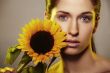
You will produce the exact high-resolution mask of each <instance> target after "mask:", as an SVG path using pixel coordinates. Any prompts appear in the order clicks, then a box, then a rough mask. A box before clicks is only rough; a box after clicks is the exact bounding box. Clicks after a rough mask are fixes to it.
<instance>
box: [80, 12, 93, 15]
mask: <svg viewBox="0 0 110 73" xmlns="http://www.w3.org/2000/svg"><path fill="white" fill-rule="evenodd" d="M85 14H92V12H91V11H86V12H82V13H81V14H80V15H85Z"/></svg>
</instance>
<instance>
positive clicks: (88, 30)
mask: <svg viewBox="0 0 110 73" xmlns="http://www.w3.org/2000/svg"><path fill="white" fill-rule="evenodd" d="M92 32H93V29H92V26H85V27H83V28H81V30H80V39H81V41H82V42H83V43H89V41H90V40H91V37H92Z"/></svg>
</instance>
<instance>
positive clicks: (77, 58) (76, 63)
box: [61, 46, 95, 73]
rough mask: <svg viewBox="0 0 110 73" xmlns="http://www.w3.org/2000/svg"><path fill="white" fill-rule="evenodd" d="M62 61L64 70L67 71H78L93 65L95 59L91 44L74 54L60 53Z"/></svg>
mask: <svg viewBox="0 0 110 73" xmlns="http://www.w3.org/2000/svg"><path fill="white" fill-rule="evenodd" d="M61 55H62V59H63V62H64V71H65V72H67V73H73V72H80V71H83V70H87V69H88V68H90V67H93V65H94V63H95V59H94V56H93V52H92V48H91V46H89V47H87V48H86V49H85V50H84V51H83V52H82V53H80V54H78V55H74V56H70V55H65V54H61Z"/></svg>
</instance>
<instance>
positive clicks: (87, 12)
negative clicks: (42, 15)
mask: <svg viewBox="0 0 110 73" xmlns="http://www.w3.org/2000/svg"><path fill="white" fill-rule="evenodd" d="M57 13H64V14H70V13H69V12H65V11H58V12H57ZM85 14H92V12H91V11H86V12H82V13H81V14H80V15H85Z"/></svg>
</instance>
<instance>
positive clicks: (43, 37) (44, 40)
mask: <svg viewBox="0 0 110 73" xmlns="http://www.w3.org/2000/svg"><path fill="white" fill-rule="evenodd" d="M53 45H54V37H53V36H52V35H51V34H50V32H46V31H39V32H36V33H35V34H34V35H33V36H32V37H31V40H30V46H31V47H32V49H33V50H34V51H35V52H36V53H38V54H45V53H47V52H49V51H51V49H52V48H53Z"/></svg>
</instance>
